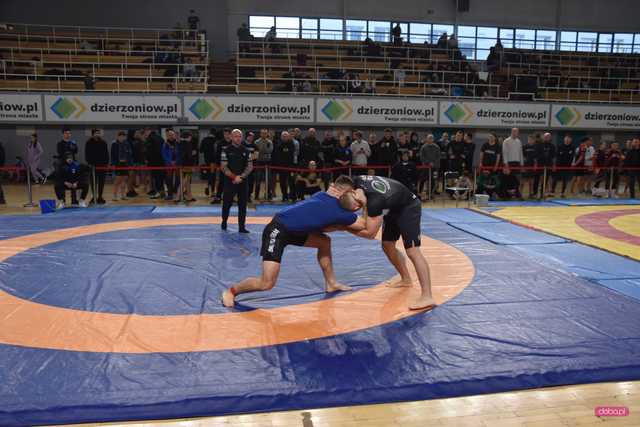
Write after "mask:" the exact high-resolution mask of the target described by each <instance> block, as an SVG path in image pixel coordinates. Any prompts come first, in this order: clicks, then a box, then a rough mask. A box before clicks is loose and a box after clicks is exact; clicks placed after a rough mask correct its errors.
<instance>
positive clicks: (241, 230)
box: [238, 228, 250, 234]
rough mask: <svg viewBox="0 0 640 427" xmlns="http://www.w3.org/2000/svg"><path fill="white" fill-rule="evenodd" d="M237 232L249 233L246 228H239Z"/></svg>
mask: <svg viewBox="0 0 640 427" xmlns="http://www.w3.org/2000/svg"><path fill="white" fill-rule="evenodd" d="M238 233H244V234H249V233H250V231H249V230H247V229H246V228H241V229H240V230H238Z"/></svg>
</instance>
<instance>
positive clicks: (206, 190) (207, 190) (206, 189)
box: [204, 188, 209, 196]
mask: <svg viewBox="0 0 640 427" xmlns="http://www.w3.org/2000/svg"><path fill="white" fill-rule="evenodd" d="M204 195H205V196H208V195H209V188H205V189H204Z"/></svg>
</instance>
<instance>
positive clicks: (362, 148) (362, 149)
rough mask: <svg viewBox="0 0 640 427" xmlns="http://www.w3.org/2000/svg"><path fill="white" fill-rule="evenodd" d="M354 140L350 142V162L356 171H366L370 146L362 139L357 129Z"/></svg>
mask: <svg viewBox="0 0 640 427" xmlns="http://www.w3.org/2000/svg"><path fill="white" fill-rule="evenodd" d="M354 136H355V140H354V141H353V142H352V143H351V154H352V156H353V158H352V160H351V163H352V164H353V166H355V167H356V171H355V172H356V173H358V174H360V173H363V174H364V173H366V169H367V162H368V160H369V157H371V147H369V143H368V142H367V141H365V140H364V139H362V132H360V131H359V130H358V131H356V132H355V133H354Z"/></svg>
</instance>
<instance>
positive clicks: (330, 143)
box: [320, 131, 338, 191]
mask: <svg viewBox="0 0 640 427" xmlns="http://www.w3.org/2000/svg"><path fill="white" fill-rule="evenodd" d="M337 145H338V140H337V139H335V138H334V137H333V133H332V132H331V131H326V132H325V133H324V139H323V140H322V142H321V143H320V157H321V159H322V163H321V164H320V165H321V167H325V168H330V167H332V166H333V160H334V159H333V153H334V151H335V149H336V146H337ZM322 181H324V189H325V191H326V190H328V189H329V184H331V172H322Z"/></svg>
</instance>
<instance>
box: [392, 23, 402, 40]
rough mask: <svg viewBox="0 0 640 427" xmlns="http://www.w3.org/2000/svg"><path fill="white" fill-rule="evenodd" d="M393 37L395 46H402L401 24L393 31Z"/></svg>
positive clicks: (397, 24)
mask: <svg viewBox="0 0 640 427" xmlns="http://www.w3.org/2000/svg"><path fill="white" fill-rule="evenodd" d="M391 36H392V37H393V40H392V41H393V44H402V28H400V23H399V22H397V23H396V25H395V26H394V27H393V28H392V29H391Z"/></svg>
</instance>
